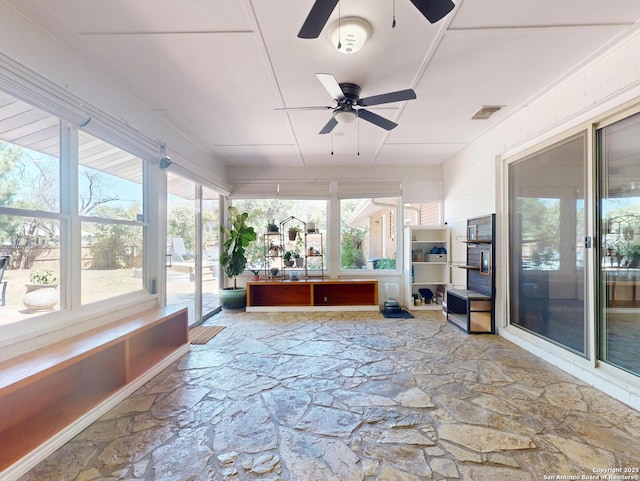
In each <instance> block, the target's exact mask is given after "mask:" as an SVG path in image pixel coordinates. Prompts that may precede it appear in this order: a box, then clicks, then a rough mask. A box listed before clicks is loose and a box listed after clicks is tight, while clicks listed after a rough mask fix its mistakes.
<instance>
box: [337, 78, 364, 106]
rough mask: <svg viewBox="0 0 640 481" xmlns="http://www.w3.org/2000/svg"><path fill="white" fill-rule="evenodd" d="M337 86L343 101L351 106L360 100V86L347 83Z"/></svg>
mask: <svg viewBox="0 0 640 481" xmlns="http://www.w3.org/2000/svg"><path fill="white" fill-rule="evenodd" d="M339 85H340V88H341V89H342V93H343V94H344V97H345V99H347V100H348V101H349V103H350V104H352V105H354V104H357V103H358V100H360V90H361V89H360V86H359V85H356V84H352V83H349V82H343V83H341V84H339Z"/></svg>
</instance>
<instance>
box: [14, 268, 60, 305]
mask: <svg viewBox="0 0 640 481" xmlns="http://www.w3.org/2000/svg"><path fill="white" fill-rule="evenodd" d="M29 281H30V282H28V283H26V284H25V287H26V288H27V293H26V294H25V295H24V298H23V299H22V302H23V303H24V306H25V307H26V308H27V309H28V310H29V311H41V310H45V309H53V306H55V305H56V304H57V303H58V300H59V298H60V297H59V296H58V290H57V287H58V278H57V277H56V275H55V274H54V273H53V271H51V270H46V269H45V270H38V271H33V272H31V275H30V277H29Z"/></svg>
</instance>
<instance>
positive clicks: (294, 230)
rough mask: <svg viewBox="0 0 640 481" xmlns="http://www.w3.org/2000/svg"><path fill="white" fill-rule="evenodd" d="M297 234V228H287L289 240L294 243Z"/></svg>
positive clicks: (298, 230) (298, 229)
mask: <svg viewBox="0 0 640 481" xmlns="http://www.w3.org/2000/svg"><path fill="white" fill-rule="evenodd" d="M298 232H300V228H299V227H290V228H289V240H290V241H294V240H296V238H297V237H298Z"/></svg>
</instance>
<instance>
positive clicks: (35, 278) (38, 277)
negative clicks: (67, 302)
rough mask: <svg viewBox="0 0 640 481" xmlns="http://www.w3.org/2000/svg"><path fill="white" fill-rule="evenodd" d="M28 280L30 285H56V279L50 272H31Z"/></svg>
mask: <svg viewBox="0 0 640 481" xmlns="http://www.w3.org/2000/svg"><path fill="white" fill-rule="evenodd" d="M29 280H30V281H31V283H32V284H42V285H51V284H57V283H58V278H57V277H56V276H55V274H54V273H53V271H50V270H41V271H33V272H31V276H30V277H29Z"/></svg>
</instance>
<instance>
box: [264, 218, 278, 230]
mask: <svg viewBox="0 0 640 481" xmlns="http://www.w3.org/2000/svg"><path fill="white" fill-rule="evenodd" d="M278 231H280V228H279V227H278V224H276V221H275V220H271V221H270V222H267V232H278Z"/></svg>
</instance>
